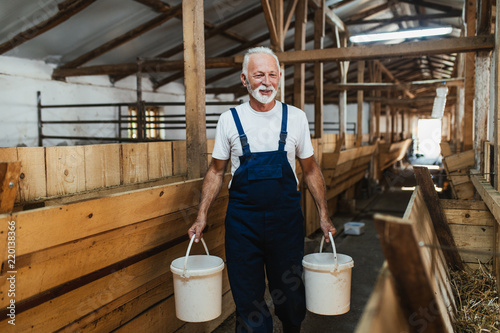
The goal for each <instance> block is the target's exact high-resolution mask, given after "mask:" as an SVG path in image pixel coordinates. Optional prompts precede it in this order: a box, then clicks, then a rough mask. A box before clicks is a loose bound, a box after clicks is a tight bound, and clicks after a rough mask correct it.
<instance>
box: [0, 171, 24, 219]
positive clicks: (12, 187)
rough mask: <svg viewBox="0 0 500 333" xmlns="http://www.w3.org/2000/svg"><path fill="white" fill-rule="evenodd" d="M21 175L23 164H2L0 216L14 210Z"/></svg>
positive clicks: (0, 172) (0, 175) (0, 173)
mask: <svg viewBox="0 0 500 333" xmlns="http://www.w3.org/2000/svg"><path fill="white" fill-rule="evenodd" d="M20 173H21V162H0V214H4V213H12V210H13V209H14V202H15V200H16V194H17V189H18V186H19V175H20Z"/></svg>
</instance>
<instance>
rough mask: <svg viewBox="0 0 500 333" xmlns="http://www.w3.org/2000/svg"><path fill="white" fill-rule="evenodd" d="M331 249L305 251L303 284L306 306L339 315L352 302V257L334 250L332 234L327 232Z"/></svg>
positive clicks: (320, 311) (319, 312)
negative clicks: (326, 250)
mask: <svg viewBox="0 0 500 333" xmlns="http://www.w3.org/2000/svg"><path fill="white" fill-rule="evenodd" d="M329 236H330V242H331V243H332V247H333V253H321V251H322V250H323V241H324V237H322V238H321V245H320V250H319V253H312V254H308V255H306V256H305V257H304V259H303V260H302V266H303V267H304V284H305V287H306V308H307V310H309V311H311V312H313V313H316V314H320V315H340V314H343V313H346V312H348V311H349V309H350V306H351V270H352V267H354V261H353V260H352V258H351V257H349V256H347V255H344V254H337V250H336V249H335V243H334V241H333V237H332V234H331V233H329Z"/></svg>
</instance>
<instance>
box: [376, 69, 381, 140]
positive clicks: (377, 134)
mask: <svg viewBox="0 0 500 333" xmlns="http://www.w3.org/2000/svg"><path fill="white" fill-rule="evenodd" d="M375 82H382V71H381V69H380V65H375ZM380 96H381V92H380V91H375V97H380ZM381 108H382V105H381V103H380V102H375V138H376V139H380V111H381Z"/></svg>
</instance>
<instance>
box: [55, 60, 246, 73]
mask: <svg viewBox="0 0 500 333" xmlns="http://www.w3.org/2000/svg"><path fill="white" fill-rule="evenodd" d="M239 66H241V65H239V64H236V63H235V62H234V60H233V58H232V57H226V58H208V59H206V60H205V67H206V68H230V67H239ZM183 68H184V61H183V60H173V61H159V60H150V61H144V62H143V64H142V70H143V72H145V73H162V72H170V71H179V70H182V69H183ZM136 70H137V64H136V63H126V64H119V65H99V66H88V67H79V68H56V69H54V71H53V73H52V76H54V77H68V76H87V75H120V74H124V73H129V72H135V71H136Z"/></svg>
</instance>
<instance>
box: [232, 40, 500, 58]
mask: <svg viewBox="0 0 500 333" xmlns="http://www.w3.org/2000/svg"><path fill="white" fill-rule="evenodd" d="M494 46H495V38H494V37H493V36H474V37H456V38H447V39H440V40H431V41H422V42H408V43H401V44H395V45H374V46H352V47H345V48H340V49H339V48H327V49H321V50H318V49H314V50H305V51H289V52H283V53H279V54H277V56H278V58H279V60H280V62H283V63H285V64H294V63H301V62H305V63H314V62H318V61H323V62H328V61H342V60H344V61H345V60H349V61H357V60H373V59H377V58H401V57H416V56H422V55H429V54H448V53H460V52H476V51H481V50H491V49H493V47H494ZM235 61H236V62H239V63H242V62H243V55H238V56H235Z"/></svg>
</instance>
